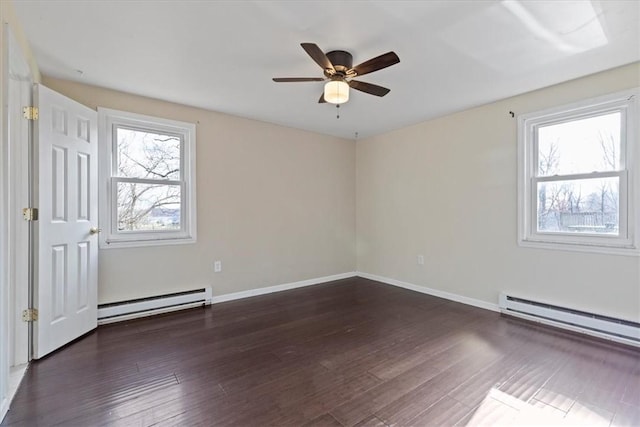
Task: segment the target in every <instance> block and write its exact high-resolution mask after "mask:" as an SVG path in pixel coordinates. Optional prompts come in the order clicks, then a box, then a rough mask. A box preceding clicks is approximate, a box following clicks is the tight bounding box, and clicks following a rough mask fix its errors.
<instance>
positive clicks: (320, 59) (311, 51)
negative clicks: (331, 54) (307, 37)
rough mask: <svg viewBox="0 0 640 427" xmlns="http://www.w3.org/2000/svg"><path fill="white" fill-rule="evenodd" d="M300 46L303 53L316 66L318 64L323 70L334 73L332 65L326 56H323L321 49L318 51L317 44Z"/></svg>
mask: <svg viewBox="0 0 640 427" xmlns="http://www.w3.org/2000/svg"><path fill="white" fill-rule="evenodd" d="M300 46H302V48H303V49H304V50H305V52H307V54H308V55H309V56H310V57H311V59H313V60H314V61H316V64H318V65H319V66H320V67H321V68H322V69H323V70H333V71H335V69H334V68H333V64H332V63H331V61H329V58H327V55H325V54H324V52H323V51H322V49H320V48H319V47H318V45H317V44H315V43H300Z"/></svg>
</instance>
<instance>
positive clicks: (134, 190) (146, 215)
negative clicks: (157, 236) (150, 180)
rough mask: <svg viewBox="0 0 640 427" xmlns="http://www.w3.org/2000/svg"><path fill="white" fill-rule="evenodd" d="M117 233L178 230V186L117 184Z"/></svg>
mask: <svg viewBox="0 0 640 427" xmlns="http://www.w3.org/2000/svg"><path fill="white" fill-rule="evenodd" d="M117 186H118V189H117V190H118V231H145V230H159V231H162V230H166V231H175V230H180V186H179V185H160V184H140V183H134V182H118V183H117Z"/></svg>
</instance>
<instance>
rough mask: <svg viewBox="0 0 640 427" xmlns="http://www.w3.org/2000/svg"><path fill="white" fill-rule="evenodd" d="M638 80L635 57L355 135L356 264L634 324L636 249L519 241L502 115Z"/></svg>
mask: <svg viewBox="0 0 640 427" xmlns="http://www.w3.org/2000/svg"><path fill="white" fill-rule="evenodd" d="M638 85H640V65H639V64H638V63H636V64H632V65H628V66H625V67H621V68H617V69H613V70H610V71H606V72H603V73H599V74H595V75H592V76H588V77H585V78H581V79H578V80H573V81H570V82H566V83H563V84H559V85H556V86H552V87H549V88H546V89H542V90H538V91H535V92H531V93H527V94H524V95H521V96H517V97H514V98H510V99H507V100H503V101H499V102H496V103H492V104H489V105H485V106H481V107H478V108H474V109H471V110H467V111H463V112H460V113H457V114H452V115H449V116H446V117H442V118H439V119H435V120H430V121H426V122H423V123H420V124H417V125H415V126H411V127H407V128H404V129H400V130H397V131H394V132H391V133H387V134H384V135H380V136H376V137H372V138H368V139H365V140H360V141H358V142H357V149H356V150H357V154H356V158H357V177H356V197H357V202H356V212H357V220H356V223H357V252H358V271H361V272H365V273H369V274H375V275H379V276H383V277H388V278H392V279H396V280H400V281H404V282H408V283H411V284H415V285H419V286H425V287H429V288H433V289H437V290H441V291H445V292H450V293H454V294H458V295H462V296H466V297H469V298H474V299H477V300H481V301H484V302H489V303H494V304H495V303H497V299H498V293H499V292H500V291H502V290H509V291H512V292H514V293H517V294H519V295H523V296H529V297H537V298H541V299H543V300H549V301H554V302H555V303H557V304H561V305H566V306H570V307H574V308H577V309H583V310H587V311H593V312H597V313H602V314H605V315H612V316H619V317H622V318H626V319H630V320H635V321H640V258H639V257H633V256H612V255H600V254H586V253H577V252H567V251H551V250H539V249H529V248H522V247H519V246H518V245H517V228H516V221H517V217H516V209H517V203H516V168H517V163H516V162H517V155H516V150H517V144H516V119H514V118H511V117H510V115H509V114H508V112H509V111H514V112H515V113H516V114H523V113H527V112H531V111H537V110H541V109H544V108H547V107H552V106H557V105H562V104H566V103H570V102H573V101H577V100H580V99H585V98H590V97H593V96H598V95H602V94H606V93H611V92H615V91H618V90H622V89H626V88H630V87H635V86H638ZM425 102H429V100H425ZM633 143H635V144H638V141H633ZM418 254H423V255H424V256H425V264H424V265H423V266H420V265H417V262H416V257H417V255H418Z"/></svg>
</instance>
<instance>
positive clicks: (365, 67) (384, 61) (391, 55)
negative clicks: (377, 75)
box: [347, 52, 400, 76]
mask: <svg viewBox="0 0 640 427" xmlns="http://www.w3.org/2000/svg"><path fill="white" fill-rule="evenodd" d="M398 62H400V58H398V55H396V54H395V52H387V53H385V54H382V55H380V56H376V57H375V58H373V59H370V60H368V61H365V62H363V63H362V64H358V65H356V66H355V67H353V68H352V69H351V70H349V71H352V70H353V71H355V72H356V75H357V76H363V75H365V74H368V73H373V72H374V71H378V70H382V69H383V68H387V67H390V66H392V65H394V64H397V63H398ZM347 73H348V72H347Z"/></svg>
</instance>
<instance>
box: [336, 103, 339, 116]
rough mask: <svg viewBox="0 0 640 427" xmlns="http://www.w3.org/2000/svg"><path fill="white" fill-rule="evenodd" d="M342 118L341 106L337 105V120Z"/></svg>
mask: <svg viewBox="0 0 640 427" xmlns="http://www.w3.org/2000/svg"><path fill="white" fill-rule="evenodd" d="M339 118H340V104H336V119H339Z"/></svg>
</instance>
